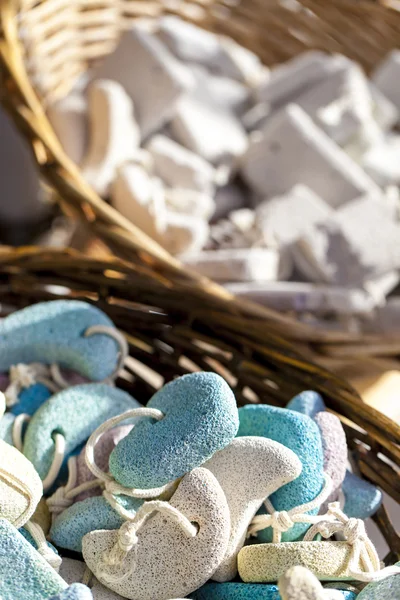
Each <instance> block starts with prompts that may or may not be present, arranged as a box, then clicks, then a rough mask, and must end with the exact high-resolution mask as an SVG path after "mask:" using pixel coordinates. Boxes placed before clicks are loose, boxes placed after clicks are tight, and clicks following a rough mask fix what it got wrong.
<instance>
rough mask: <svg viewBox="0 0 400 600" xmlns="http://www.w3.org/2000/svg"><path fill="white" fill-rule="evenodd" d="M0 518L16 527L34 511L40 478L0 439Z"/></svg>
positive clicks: (39, 489)
mask: <svg viewBox="0 0 400 600" xmlns="http://www.w3.org/2000/svg"><path fill="white" fill-rule="evenodd" d="M0 457H1V465H0V517H1V518H3V519H7V520H8V521H10V523H12V524H13V525H14V527H16V528H17V529H19V528H20V527H23V525H25V523H26V522H27V521H29V519H30V518H31V516H32V515H33V513H34V512H35V510H36V506H37V505H38V503H39V500H40V498H41V497H42V495H43V486H42V481H41V479H40V477H39V475H38V473H37V472H36V470H35V468H34V466H33V465H32V463H31V462H30V461H29V460H28V459H27V458H25V456H24V455H23V454H22V453H21V452H19V450H17V449H16V448H14V446H10V445H9V444H7V443H6V442H3V440H0Z"/></svg>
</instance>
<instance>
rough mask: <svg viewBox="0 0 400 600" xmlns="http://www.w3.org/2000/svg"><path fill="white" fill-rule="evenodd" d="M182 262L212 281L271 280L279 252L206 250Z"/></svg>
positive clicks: (277, 268)
mask: <svg viewBox="0 0 400 600" xmlns="http://www.w3.org/2000/svg"><path fill="white" fill-rule="evenodd" d="M182 260H183V262H184V264H186V265H187V266H188V267H189V268H191V269H193V270H194V271H197V273H200V274H201V275H205V276H206V277H209V278H210V279H213V280H214V281H275V280H276V279H278V273H279V253H278V252H277V251H276V250H272V249H269V248H243V249H233V250H231V249H227V250H207V251H204V252H200V253H198V254H193V255H189V254H188V255H186V256H184V257H182Z"/></svg>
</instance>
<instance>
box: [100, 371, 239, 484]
mask: <svg viewBox="0 0 400 600" xmlns="http://www.w3.org/2000/svg"><path fill="white" fill-rule="evenodd" d="M147 406H148V407H149V408H157V409H159V410H160V411H162V412H163V413H164V415H165V416H164V418H163V419H161V420H160V421H157V422H155V421H154V419H150V418H146V419H143V420H141V421H140V422H139V423H137V424H136V425H135V427H134V428H133V429H132V431H131V432H130V433H129V434H128V435H127V436H126V437H125V438H124V439H123V440H121V441H120V442H119V444H118V445H117V446H116V448H115V449H114V450H113V451H112V453H111V455H110V461H109V464H110V472H111V473H112V475H113V476H114V478H115V480H116V481H117V482H118V483H120V484H121V485H123V486H125V487H130V488H146V489H147V488H155V487H159V486H162V485H164V484H166V483H168V482H170V481H173V480H175V479H177V478H178V477H182V476H183V475H184V474H185V473H188V472H189V471H191V470H192V469H194V468H196V467H198V466H199V465H202V464H203V463H204V462H205V461H206V460H208V459H209V458H211V456H212V455H213V454H214V453H215V452H217V450H221V449H222V448H224V447H225V446H227V445H228V444H229V443H230V442H231V441H232V439H233V438H234V437H235V435H236V432H237V430H238V426H239V419H238V411H237V408H236V401H235V396H234V394H233V392H232V390H231V388H230V387H229V385H228V384H227V383H226V381H225V380H224V379H222V377H220V376H219V375H216V374H215V373H204V372H202V373H191V374H189V375H183V377H179V378H178V379H175V380H174V381H171V382H170V383H168V384H167V385H165V386H164V387H163V388H161V389H160V390H159V391H158V392H157V393H156V394H154V396H153V397H152V398H151V399H150V401H149V403H148V404H147Z"/></svg>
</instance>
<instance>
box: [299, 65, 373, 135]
mask: <svg viewBox="0 0 400 600" xmlns="http://www.w3.org/2000/svg"><path fill="white" fill-rule="evenodd" d="M296 104H298V105H299V106H300V107H301V108H302V109H303V110H305V112H306V113H307V114H308V115H310V117H312V118H313V119H314V120H315V122H316V123H317V125H319V126H320V127H321V128H322V129H323V130H324V131H325V132H326V133H327V134H328V135H329V137H331V138H332V139H333V140H335V142H337V143H338V144H345V143H346V142H347V141H348V140H349V139H351V137H353V136H354V135H356V134H357V133H358V131H359V130H360V129H362V127H363V126H365V125H366V124H367V123H369V122H370V121H372V120H373V101H372V97H371V93H370V89H369V82H368V80H367V78H366V76H365V74H364V72H363V71H362V69H361V68H360V67H359V65H357V64H355V63H351V62H350V63H345V64H343V65H341V66H339V68H338V69H337V70H336V71H333V72H332V73H331V74H330V75H329V77H325V78H324V79H322V81H320V82H318V83H316V84H315V85H313V86H311V88H309V89H307V90H305V91H304V92H303V93H302V94H300V95H299V96H298V97H297V98H296Z"/></svg>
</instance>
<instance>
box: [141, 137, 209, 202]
mask: <svg viewBox="0 0 400 600" xmlns="http://www.w3.org/2000/svg"><path fill="white" fill-rule="evenodd" d="M146 148H147V150H148V151H149V152H150V155H151V156H152V158H153V163H154V169H155V172H156V174H157V175H158V176H159V177H161V179H162V180H163V181H164V182H165V183H166V185H168V186H171V187H180V188H187V189H189V190H196V191H199V192H207V193H212V192H213V189H214V179H215V169H214V168H213V167H212V166H211V165H210V164H209V163H208V162H207V161H206V160H204V158H202V157H201V156H198V155H197V154H194V153H193V152H191V151H190V150H188V149H187V148H185V147H184V146H181V145H180V144H177V143H176V142H174V141H173V140H170V139H169V138H167V137H166V136H164V135H155V136H154V137H152V138H151V139H150V141H149V143H148V144H147V146H146Z"/></svg>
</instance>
